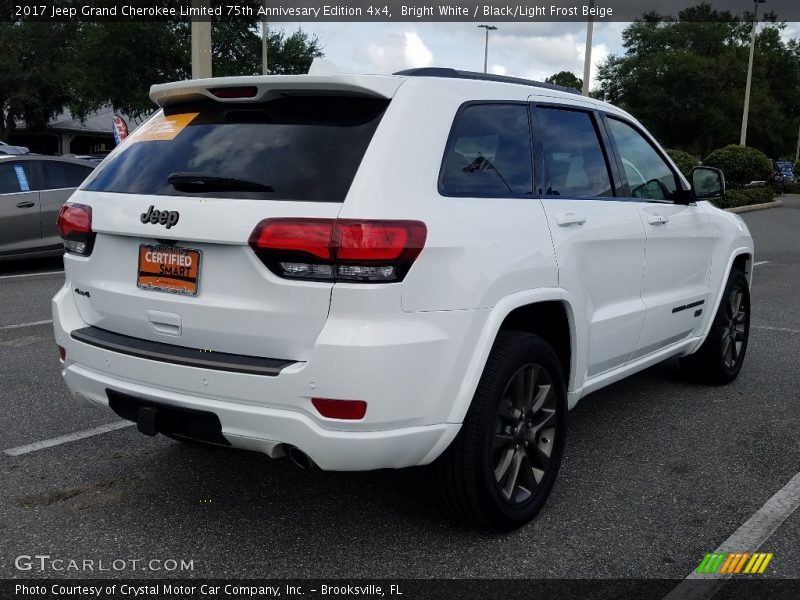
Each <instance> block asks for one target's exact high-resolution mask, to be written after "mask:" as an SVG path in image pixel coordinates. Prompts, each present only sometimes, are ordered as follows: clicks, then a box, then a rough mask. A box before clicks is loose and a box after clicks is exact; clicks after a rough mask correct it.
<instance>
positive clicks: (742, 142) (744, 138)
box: [739, 0, 767, 146]
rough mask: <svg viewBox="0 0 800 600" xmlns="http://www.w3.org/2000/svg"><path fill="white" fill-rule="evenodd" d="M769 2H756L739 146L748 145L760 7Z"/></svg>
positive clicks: (757, 0)
mask: <svg viewBox="0 0 800 600" xmlns="http://www.w3.org/2000/svg"><path fill="white" fill-rule="evenodd" d="M766 1H767V0H755V2H754V5H755V12H754V13H753V35H752V37H751V38H750V60H749V62H748V63H747V85H746V86H745V89H744V114H742V135H741V137H740V138H739V145H740V146H746V145H747V119H748V117H749V115H750V87H751V86H752V84H753V55H754V54H755V51H756V29H757V28H758V5H759V4H764V2H766Z"/></svg>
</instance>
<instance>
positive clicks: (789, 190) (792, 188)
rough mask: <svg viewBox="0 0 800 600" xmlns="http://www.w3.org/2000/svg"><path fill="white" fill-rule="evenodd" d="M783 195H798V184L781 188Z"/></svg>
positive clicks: (799, 191)
mask: <svg viewBox="0 0 800 600" xmlns="http://www.w3.org/2000/svg"><path fill="white" fill-rule="evenodd" d="M783 193H784V194H800V183H787V184H786V186H785V187H784V188H783Z"/></svg>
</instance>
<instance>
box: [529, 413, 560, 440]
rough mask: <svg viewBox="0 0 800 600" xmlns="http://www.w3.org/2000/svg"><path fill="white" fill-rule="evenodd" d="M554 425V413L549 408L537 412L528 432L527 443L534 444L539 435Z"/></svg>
mask: <svg viewBox="0 0 800 600" xmlns="http://www.w3.org/2000/svg"><path fill="white" fill-rule="evenodd" d="M555 424H556V411H555V410H554V409H551V408H545V409H542V410H540V411H539V413H538V414H537V415H536V417H535V420H534V422H533V423H532V425H533V427H531V429H530V431H528V436H527V437H528V442H530V443H531V444H535V443H536V440H537V438H538V437H539V433H540V432H541V431H542V430H543V429H546V428H548V427H554V426H555Z"/></svg>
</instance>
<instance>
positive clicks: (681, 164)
mask: <svg viewBox="0 0 800 600" xmlns="http://www.w3.org/2000/svg"><path fill="white" fill-rule="evenodd" d="M667 154H669V157H670V158H671V159H672V161H673V162H674V163H675V164H676V165H677V166H678V168H679V169H680V170H681V173H683V174H684V175H686V177H689V173H691V172H692V169H694V168H695V167H696V166H697V165H699V164H700V161H699V160H697V159H696V158H695V157H694V156H692V155H691V154H689V153H688V152H684V151H683V150H667Z"/></svg>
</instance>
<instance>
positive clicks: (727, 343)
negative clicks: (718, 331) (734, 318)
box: [722, 330, 732, 360]
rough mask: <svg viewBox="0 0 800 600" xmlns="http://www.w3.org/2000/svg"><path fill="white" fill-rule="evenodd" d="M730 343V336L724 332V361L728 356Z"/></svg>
mask: <svg viewBox="0 0 800 600" xmlns="http://www.w3.org/2000/svg"><path fill="white" fill-rule="evenodd" d="M731 342H732V339H731V334H730V332H728V331H727V330H726V331H725V333H724V334H723V336H722V356H723V358H725V359H726V360H727V356H728V350H729V349H730V346H731Z"/></svg>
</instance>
